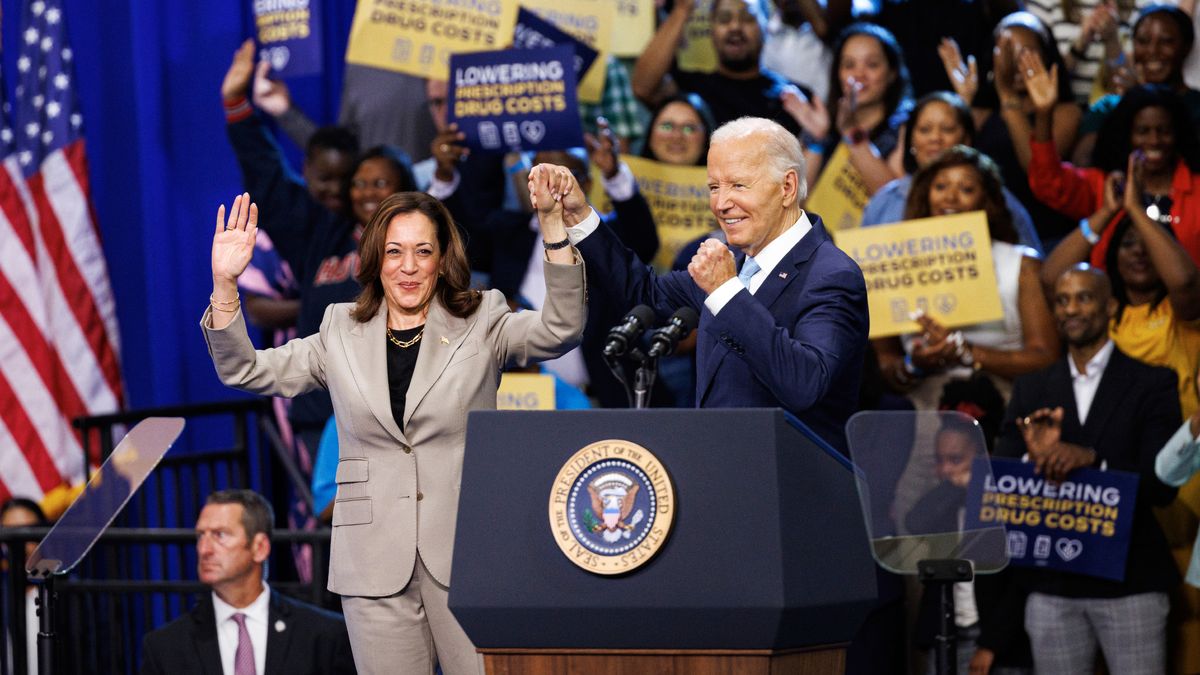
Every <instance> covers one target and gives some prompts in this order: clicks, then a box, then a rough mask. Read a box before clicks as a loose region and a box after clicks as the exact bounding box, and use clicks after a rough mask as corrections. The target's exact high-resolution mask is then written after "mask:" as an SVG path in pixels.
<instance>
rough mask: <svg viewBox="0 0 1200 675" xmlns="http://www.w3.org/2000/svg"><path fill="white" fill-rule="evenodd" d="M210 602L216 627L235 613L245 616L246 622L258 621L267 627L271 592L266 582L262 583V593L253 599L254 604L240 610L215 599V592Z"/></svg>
mask: <svg viewBox="0 0 1200 675" xmlns="http://www.w3.org/2000/svg"><path fill="white" fill-rule="evenodd" d="M212 601H213V614H214V615H215V616H216V620H217V625H218V626H220V625H221V623H222V622H224V621H227V620H229V618H230V617H232V616H233V615H234V614H236V613H237V612H241V613H242V614H245V615H246V619H247V620H248V621H259V622H261V623H262V625H264V626H265V625H267V615H268V612H267V610H268V608H269V606H270V604H271V590H270V589H269V588H267V582H265V581H264V582H263V585H262V592H261V593H259V594H258V597H257V598H255V599H254V602H252V603H250V604H249V605H246V606H245V607H242V608H240V609H239V608H237V607H234V606H233V605H231V604H229V603H227V602H225V601H224V600H222V599H221V598H219V597H217V592H216V591H213V594H212Z"/></svg>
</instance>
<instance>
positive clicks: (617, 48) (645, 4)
mask: <svg viewBox="0 0 1200 675" xmlns="http://www.w3.org/2000/svg"><path fill="white" fill-rule="evenodd" d="M653 35H654V0H616V17H615V18H614V19H613V30H612V52H613V55H614V56H637V55H639V54H641V53H642V50H643V49H645V48H646V43H647V42H649V41H650V37H651V36H653Z"/></svg>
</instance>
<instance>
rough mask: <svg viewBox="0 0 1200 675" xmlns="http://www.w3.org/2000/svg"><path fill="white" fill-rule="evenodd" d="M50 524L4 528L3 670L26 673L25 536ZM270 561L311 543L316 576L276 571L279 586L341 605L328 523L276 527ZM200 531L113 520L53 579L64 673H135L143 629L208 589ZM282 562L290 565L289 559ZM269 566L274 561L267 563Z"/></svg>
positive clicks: (31, 537) (0, 542)
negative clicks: (202, 577) (332, 588)
mask: <svg viewBox="0 0 1200 675" xmlns="http://www.w3.org/2000/svg"><path fill="white" fill-rule="evenodd" d="M47 532H49V528H10V529H3V530H0V548H3V551H4V554H3V558H2V561H3V563H4V567H5V570H6V571H5V572H4V584H3V587H2V588H0V596H2V600H3V604H2V607H0V612H2V613H3V619H4V620H3V622H2V623H3V626H4V631H3V632H4V633H6V634H7V636H6V637H7V639H3V640H2V644H0V652H2V653H3V657H4V658H2V659H0V673H3V675H17V674H20V675H25V673H27V672H28V670H27V667H28V666H27V663H28V661H27V658H28V654H27V648H26V640H25V636H26V635H28V633H27V631H29V630H31V629H32V630H33V631H34V632H36V630H37V627H36V625H35V626H32V627H31V626H29V625H28V624H27V621H26V611H27V607H26V603H27V602H33V598H32V597H30V596H29V595H28V593H27V590H28V588H29V585H28V583H27V578H26V575H25V546H24V544H25V542H30V541H32V542H37V541H40V540H41V539H42V537H43V536H45V534H46V533H47ZM271 540H272V544H273V546H272V552H271V558H270V561H271V564H272V565H274V563H276V562H277V561H278V562H282V561H284V560H286V558H287V557H289V556H290V548H291V545H297V544H305V545H309V546H311V547H312V552H313V576H312V580H311V582H308V583H305V582H301V581H295V580H286V579H281V580H276V579H270V580H269V582H270V584H271V587H272V588H273V589H277V590H279V591H281V592H283V593H286V594H288V595H290V596H292V597H295V598H299V599H301V600H305V601H307V602H310V603H312V604H316V605H320V606H324V607H326V608H328V609H334V610H339V609H340V607H339V605H338V603H337V599H336V596H334V595H332V594H330V593H328V591H326V590H325V582H326V571H327V569H328V556H329V530H328V529H323V530H314V531H305V530H276V531H275V532H274V534H273V535H272V537H271ZM195 542H196V535H195V532H193V531H192V530H190V529H182V528H171V529H151V528H113V529H110V530H108V531H107V532H105V533H104V534H103V535H101V537H100V539H99V541H98V542H97V544H96V546H95V548H93V549H92V551H91V553H89V554H88V556H87V557H86V558H85V559H84V560H83V562H81V563H80V565H79V567H78V568H76V569H75V571H74V572H72V573H71V574H70V575H68V576H67V578H66V579H63V580H59V581H58V582H56V584H55V587H54V588H55V591H56V592H57V597H58V600H57V602H56V605H55V607H56V610H57V611H56V614H57V617H58V624H59V625H58V626H57V632H58V636H57V643H56V646H57V649H56V656H57V659H56V661H55V663H56V666H58V667H57V668H56V670H58V671H59V672H61V673H88V674H90V673H136V672H137V670H138V667H139V665H140V663H141V646H142V637H143V636H144V635H145V634H146V633H147V632H149V631H151V630H154V629H155V628H157V627H159V626H161V625H163V624H165V623H167V622H169V621H171V620H174V619H175V618H176V617H178V616H181V615H182V614H184V613H185V612H187V611H188V610H189V609H190V608H191V606H192V604H193V603H192V602H191V596H194V595H195V594H197V593H201V592H206V589H205V587H204V586H203V585H202V584H200V583H199V582H197V581H192V579H195V576H196V572H195V570H196V547H195ZM281 567H284V568H287V566H286V565H281ZM269 569H270V568H269Z"/></svg>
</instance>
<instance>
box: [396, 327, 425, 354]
mask: <svg viewBox="0 0 1200 675" xmlns="http://www.w3.org/2000/svg"><path fill="white" fill-rule="evenodd" d="M424 334H425V327H424V326H421V330H419V331H417V334H416V335H415V336H413V338H412V339H410V340H397V339H396V336H395V335H392V329H391V328H388V329H387V336H388V340H391V342H392V344H394V345H396V346H397V347H399V348H401V349H408V348H409V347H411V346H413V345H415V344H417V343H418V342H420V341H421V336H422V335H424Z"/></svg>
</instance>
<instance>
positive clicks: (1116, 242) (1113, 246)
mask: <svg viewBox="0 0 1200 675" xmlns="http://www.w3.org/2000/svg"><path fill="white" fill-rule="evenodd" d="M1132 227H1133V220H1132V219H1131V218H1130V217H1129V216H1122V217H1121V220H1120V221H1119V222H1117V225H1116V227H1114V228H1113V236H1112V239H1109V240H1108V249H1107V250H1105V251H1104V270H1105V271H1106V272H1108V279H1109V281H1110V282H1111V283H1112V294H1113V297H1114V298H1116V299H1117V315H1116V318H1115V319H1114V321H1115V322H1116V323H1118V324H1119V323H1121V317H1122V316H1124V315H1125V308H1126V307H1128V306H1129V286H1127V285H1126V284H1125V278H1124V277H1122V276H1121V270H1120V269H1119V268H1117V256H1118V255H1119V254H1120V253H1121V240H1123V239H1124V238H1125V234H1126V233H1127V232H1129V230H1130V228H1132ZM1167 232H1170V233H1171V236H1175V233H1174V232H1173V231H1171V228H1167ZM1166 299H1167V285H1166V284H1165V283H1163V281H1162V279H1161V278H1159V280H1158V288H1156V289H1155V290H1154V299H1153V300H1152V301H1150V309H1151V310H1153V309H1154V308H1156V307H1158V304H1159V303H1160V302H1162V301H1163V300H1166Z"/></svg>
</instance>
